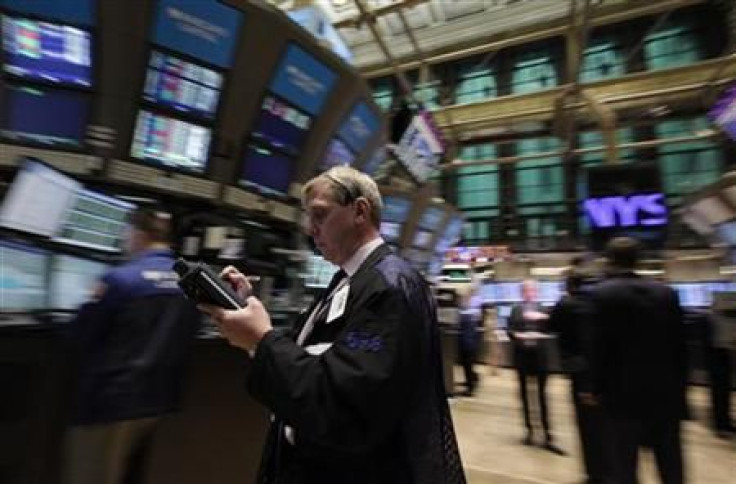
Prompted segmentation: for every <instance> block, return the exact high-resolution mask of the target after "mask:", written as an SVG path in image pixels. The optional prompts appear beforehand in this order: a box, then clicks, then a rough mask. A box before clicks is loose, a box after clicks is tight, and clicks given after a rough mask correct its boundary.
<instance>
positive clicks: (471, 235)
mask: <svg viewBox="0 0 736 484" xmlns="http://www.w3.org/2000/svg"><path fill="white" fill-rule="evenodd" d="M490 235H491V230H490V227H489V223H488V221H487V220H467V221H466V222H465V226H464V227H463V239H464V242H465V244H467V245H471V244H483V243H485V242H487V241H488V239H489V238H490Z"/></svg>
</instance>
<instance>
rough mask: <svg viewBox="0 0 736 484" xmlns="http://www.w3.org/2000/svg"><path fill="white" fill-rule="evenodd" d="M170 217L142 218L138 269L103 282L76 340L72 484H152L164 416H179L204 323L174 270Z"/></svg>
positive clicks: (129, 248) (135, 248)
mask: <svg viewBox="0 0 736 484" xmlns="http://www.w3.org/2000/svg"><path fill="white" fill-rule="evenodd" d="M170 232H171V217H170V215H169V214H168V213H165V212H160V211H155V210H149V209H140V210H138V211H136V212H134V213H133V214H132V215H131V217H130V221H129V228H128V230H127V232H126V240H125V242H126V247H125V250H126V253H127V255H128V256H130V257H131V259H130V260H129V261H128V262H126V263H125V264H123V265H121V266H119V267H117V268H115V269H113V270H111V271H110V272H108V273H107V274H105V275H104V276H103V277H102V281H101V283H100V285H99V288H98V290H97V291H96V294H95V300H93V301H92V302H89V303H87V304H85V305H84V306H82V308H81V309H80V312H79V315H78V317H77V319H76V320H75V321H74V322H73V323H72V328H71V337H72V345H73V346H74V349H75V352H76V355H77V360H78V361H77V363H78V388H77V395H76V407H75V408H74V416H73V421H72V426H71V427H70V428H69V429H68V431H67V436H66V443H65V445H66V448H65V462H64V465H65V472H64V480H63V482H64V483H65V484H122V483H125V484H132V483H139V482H143V475H144V474H145V467H146V466H145V464H146V457H147V454H148V449H149V446H150V444H151V442H152V438H153V435H154V430H155V429H156V426H157V424H158V422H159V419H160V417H161V416H162V415H164V414H166V413H170V412H173V411H175V410H176V409H177V407H178V406H179V403H180V399H181V393H182V387H183V383H184V374H185V372H184V370H185V363H186V361H187V356H188V354H189V348H190V346H191V343H192V342H193V339H194V336H195V334H196V331H197V329H198V328H199V321H200V318H201V316H200V313H199V311H197V309H196V307H195V306H194V305H193V304H192V303H191V302H190V301H189V300H187V299H185V298H184V296H183V294H182V293H181V291H180V289H179V287H178V286H177V276H176V274H175V273H174V272H173V271H172V270H171V267H172V265H173V263H174V254H173V252H172V251H171V249H169V245H168V244H169V235H170Z"/></svg>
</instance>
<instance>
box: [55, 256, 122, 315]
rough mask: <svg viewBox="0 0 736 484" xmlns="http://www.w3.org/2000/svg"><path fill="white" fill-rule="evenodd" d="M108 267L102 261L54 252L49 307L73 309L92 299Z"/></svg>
mask: <svg viewBox="0 0 736 484" xmlns="http://www.w3.org/2000/svg"><path fill="white" fill-rule="evenodd" d="M108 267H109V266H108V265H107V264H104V263H102V262H97V261H93V260H89V259H82V258H80V257H72V256H69V255H62V254H54V255H53V257H52V258H51V277H50V279H49V304H48V306H49V309H52V310H66V311H73V310H76V309H78V308H79V306H81V305H82V304H84V303H85V302H88V301H90V300H91V296H92V291H93V290H94V289H95V287H96V286H97V284H98V281H99V280H100V278H101V277H102V275H103V274H104V273H105V271H106V270H107V268H108Z"/></svg>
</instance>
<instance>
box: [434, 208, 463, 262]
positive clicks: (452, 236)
mask: <svg viewBox="0 0 736 484" xmlns="http://www.w3.org/2000/svg"><path fill="white" fill-rule="evenodd" d="M463 223H464V221H463V218H462V217H460V216H455V217H453V218H452V220H450V222H448V224H447V227H445V230H444V232H443V233H442V235H441V237H440V240H439V242H437V246H436V248H435V250H436V251H437V252H438V253H440V254H444V253H445V252H447V250H448V249H449V248H450V247H451V246H453V245H454V244H456V243H457V241H458V240H459V239H460V235H461V232H462V230H463Z"/></svg>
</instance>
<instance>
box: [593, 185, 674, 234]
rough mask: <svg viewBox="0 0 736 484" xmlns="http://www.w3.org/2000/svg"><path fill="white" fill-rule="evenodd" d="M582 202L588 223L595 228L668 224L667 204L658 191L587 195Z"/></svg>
mask: <svg viewBox="0 0 736 484" xmlns="http://www.w3.org/2000/svg"><path fill="white" fill-rule="evenodd" d="M583 205H584V209H585V213H586V215H587V216H588V219H589V220H590V223H591V225H592V226H593V228H597V229H610V228H617V227H637V226H642V227H657V226H662V225H666V224H667V206H666V205H665V200H664V195H663V194H661V193H647V194H637V195H628V196H620V195H618V196H610V197H600V198H589V199H588V200H586V201H585V202H584V203H583Z"/></svg>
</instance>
